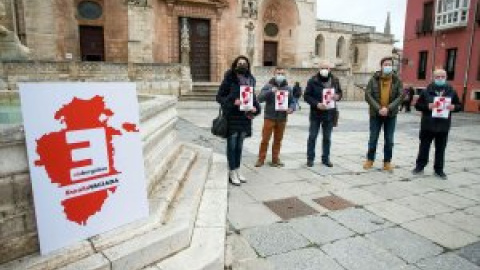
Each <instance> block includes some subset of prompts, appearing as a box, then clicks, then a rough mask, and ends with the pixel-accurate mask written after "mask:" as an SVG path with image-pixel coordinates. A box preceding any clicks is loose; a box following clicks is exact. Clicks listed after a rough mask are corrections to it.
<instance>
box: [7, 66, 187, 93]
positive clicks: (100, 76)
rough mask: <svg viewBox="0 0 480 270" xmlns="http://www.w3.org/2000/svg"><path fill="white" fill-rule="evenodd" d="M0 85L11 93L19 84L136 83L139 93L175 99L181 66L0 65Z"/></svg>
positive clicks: (178, 90) (178, 87) (178, 88)
mask: <svg viewBox="0 0 480 270" xmlns="http://www.w3.org/2000/svg"><path fill="white" fill-rule="evenodd" d="M2 66H3V67H2ZM2 69H3V71H2ZM2 81H3V84H6V85H7V88H8V89H10V90H17V89H18V85H17V84H18V83H19V82H51V81H96V82H124V81H132V82H136V83H137V90H138V92H139V93H143V94H162V95H175V96H177V95H178V94H179V92H180V81H181V66H180V65H179V64H146V63H143V64H125V63H102V62H49V61H42V62H38V61H35V62H3V63H0V85H2Z"/></svg>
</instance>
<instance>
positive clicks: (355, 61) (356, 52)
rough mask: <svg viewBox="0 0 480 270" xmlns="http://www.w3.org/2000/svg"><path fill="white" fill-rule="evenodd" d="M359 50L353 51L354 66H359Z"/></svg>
mask: <svg viewBox="0 0 480 270" xmlns="http://www.w3.org/2000/svg"><path fill="white" fill-rule="evenodd" d="M359 54H360V52H359V50H358V47H355V49H353V63H354V64H358V57H359Z"/></svg>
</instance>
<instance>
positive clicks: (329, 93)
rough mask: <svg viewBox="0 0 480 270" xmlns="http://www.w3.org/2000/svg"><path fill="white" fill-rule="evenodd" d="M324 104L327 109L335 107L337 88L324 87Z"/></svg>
mask: <svg viewBox="0 0 480 270" xmlns="http://www.w3.org/2000/svg"><path fill="white" fill-rule="evenodd" d="M322 103H323V105H325V106H326V107H327V109H335V89H333V88H325V89H323V102H322Z"/></svg>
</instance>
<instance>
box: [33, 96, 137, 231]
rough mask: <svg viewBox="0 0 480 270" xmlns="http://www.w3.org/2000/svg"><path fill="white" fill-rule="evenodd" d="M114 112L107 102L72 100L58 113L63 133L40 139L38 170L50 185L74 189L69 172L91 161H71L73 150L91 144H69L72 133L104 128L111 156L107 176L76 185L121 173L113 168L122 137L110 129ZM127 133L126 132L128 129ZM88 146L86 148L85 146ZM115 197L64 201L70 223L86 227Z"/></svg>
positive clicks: (100, 193) (97, 194) (92, 195)
mask: <svg viewBox="0 0 480 270" xmlns="http://www.w3.org/2000/svg"><path fill="white" fill-rule="evenodd" d="M113 115H114V112H113V111H112V110H110V109H108V108H106V106H105V102H104V98H103V97H101V96H95V97H93V98H91V99H88V100H82V99H79V98H73V99H72V101H71V102H70V103H68V104H66V105H64V106H63V107H62V108H60V109H59V110H58V111H57V112H56V113H55V116H54V117H55V120H57V121H60V122H61V123H63V124H65V128H63V129H62V130H59V131H56V132H51V133H48V134H45V135H43V136H41V137H40V138H39V139H37V149H36V151H37V154H38V156H39V159H38V160H36V161H35V165H36V166H43V167H45V170H46V172H47V175H48V177H49V178H50V181H51V182H52V183H53V184H57V185H58V186H59V187H67V186H70V185H73V184H74V183H73V181H72V178H71V175H70V171H71V170H72V169H73V168H77V167H83V166H89V165H91V160H86V161H82V162H74V161H72V154H71V152H72V149H74V148H79V147H88V143H80V144H68V143H67V139H66V133H67V132H69V131H79V130H89V129H95V128H103V129H104V130H105V137H106V146H107V154H108V164H109V166H108V168H107V171H106V172H105V174H102V175H100V176H98V175H97V176H94V177H91V178H85V179H82V180H80V181H75V184H79V183H83V182H88V181H89V180H93V179H97V178H102V177H106V176H110V175H115V174H117V173H119V172H118V171H117V170H116V169H115V166H114V153H115V150H114V146H113V137H114V136H121V135H122V133H121V131H120V130H118V129H115V128H113V127H110V126H108V123H107V122H108V120H109V118H110V117H112V116H113ZM123 126H124V128H125V126H126V127H128V128H129V129H132V131H136V130H137V129H136V126H135V125H134V124H130V123H125V124H123ZM125 129H127V128H125ZM85 144H87V145H85ZM109 191H110V192H111V193H114V192H115V188H109V189H105V190H100V191H96V192H92V193H89V194H84V195H80V196H78V197H73V198H69V199H65V200H63V201H62V205H63V207H64V211H65V214H66V217H67V219H68V220H70V221H72V222H76V223H78V224H80V225H86V222H87V220H88V219H89V218H90V217H91V216H93V215H95V214H96V213H97V212H99V211H100V210H101V208H102V206H103V205H104V203H105V201H106V199H107V198H108V195H109V194H108V192H109Z"/></svg>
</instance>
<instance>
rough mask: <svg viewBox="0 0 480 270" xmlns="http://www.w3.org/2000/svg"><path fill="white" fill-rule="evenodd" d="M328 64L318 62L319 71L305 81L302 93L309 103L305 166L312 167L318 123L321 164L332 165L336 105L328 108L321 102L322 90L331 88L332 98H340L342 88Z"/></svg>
mask: <svg viewBox="0 0 480 270" xmlns="http://www.w3.org/2000/svg"><path fill="white" fill-rule="evenodd" d="M330 67H331V66H330V64H329V63H327V62H323V63H321V64H320V70H319V72H318V73H317V74H316V75H315V76H313V77H312V78H311V79H310V80H309V81H308V83H307V87H306V89H305V93H304V95H303V97H304V99H305V101H306V102H307V103H308V104H309V105H310V129H309V135H308V143H307V166H308V167H312V166H313V161H314V160H315V145H316V143H317V136H318V132H319V131H320V125H321V126H322V164H323V165H325V166H327V167H333V164H332V162H331V161H330V146H331V137H332V130H333V121H334V117H335V115H336V113H337V107H336V106H335V108H333V109H328V108H327V107H326V106H325V105H324V104H323V90H324V89H326V88H333V89H334V90H335V95H334V97H333V98H334V100H335V101H338V100H340V99H341V98H342V88H341V87H340V82H339V80H338V78H337V77H335V76H333V74H332V73H331V71H330Z"/></svg>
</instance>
